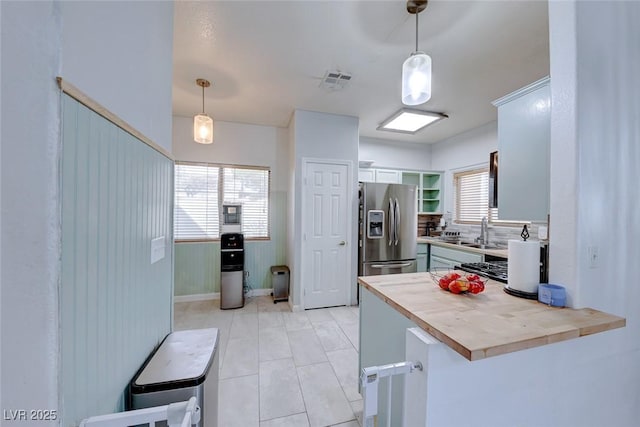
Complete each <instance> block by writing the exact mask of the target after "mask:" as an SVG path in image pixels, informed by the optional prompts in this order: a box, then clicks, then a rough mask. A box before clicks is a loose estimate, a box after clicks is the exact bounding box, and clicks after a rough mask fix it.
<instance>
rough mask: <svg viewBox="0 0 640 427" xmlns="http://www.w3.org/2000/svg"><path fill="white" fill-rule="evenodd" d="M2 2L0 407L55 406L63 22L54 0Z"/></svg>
mask: <svg viewBox="0 0 640 427" xmlns="http://www.w3.org/2000/svg"><path fill="white" fill-rule="evenodd" d="M0 8H1V9H2V25H1V27H2V178H1V182H2V215H1V221H2V278H1V281H2V299H1V304H2V320H1V328H2V331H1V334H0V335H1V337H2V366H1V370H2V385H1V387H2V409H7V410H8V409H57V408H58V382H57V380H58V378H57V372H58V369H57V368H58V300H57V290H58V281H59V278H60V264H59V257H60V246H59V245H60V244H59V240H60V229H59V226H60V225H59V222H60V214H59V212H58V206H59V199H58V195H59V186H58V163H57V162H58V156H59V155H60V138H59V123H58V121H59V118H60V107H59V98H58V93H57V88H56V81H55V77H56V75H57V74H58V73H59V69H60V52H59V47H60V40H59V35H60V31H61V26H62V19H61V13H60V10H59V5H58V4H57V3H53V2H0ZM5 424H6V425H21V426H28V425H38V426H46V425H51V426H54V425H57V423H56V422H55V421H17V422H6V421H3V423H2V425H3V426H4V425H5Z"/></svg>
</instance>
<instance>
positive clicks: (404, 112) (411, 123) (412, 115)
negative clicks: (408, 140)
mask: <svg viewBox="0 0 640 427" xmlns="http://www.w3.org/2000/svg"><path fill="white" fill-rule="evenodd" d="M447 117H449V116H447V115H446V114H442V113H434V112H432V111H422V110H415V109H412V108H402V109H401V110H400V111H397V112H396V113H394V114H393V115H392V116H391V117H389V118H388V119H386V120H385V121H383V122H382V123H380V126H378V127H377V129H378V130H386V131H389V132H399V133H408V134H412V135H413V134H415V133H416V132H418V131H419V130H422V129H424V128H425V127H427V126H429V125H432V124H434V123H435V122H438V121H440V120H442V119H446V118H447Z"/></svg>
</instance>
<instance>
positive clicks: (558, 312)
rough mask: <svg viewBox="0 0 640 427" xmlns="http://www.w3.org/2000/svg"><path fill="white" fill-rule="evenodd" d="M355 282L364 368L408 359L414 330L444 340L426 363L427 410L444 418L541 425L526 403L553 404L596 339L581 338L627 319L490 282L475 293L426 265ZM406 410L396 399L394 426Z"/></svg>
mask: <svg viewBox="0 0 640 427" xmlns="http://www.w3.org/2000/svg"><path fill="white" fill-rule="evenodd" d="M463 274H464V273H463ZM358 282H359V284H360V291H361V292H360V295H361V299H360V328H361V329H360V368H362V367H368V366H374V365H381V364H386V363H393V362H399V361H403V360H405V336H406V335H405V334H406V330H407V329H408V328H416V327H417V328H420V329H421V330H422V331H424V332H426V333H428V334H429V335H430V336H431V337H434V338H435V339H437V340H438V341H440V343H441V344H440V343H439V344H438V345H437V351H436V352H434V354H432V352H431V350H430V353H429V362H428V367H427V368H426V369H427V371H428V373H427V374H426V375H428V376H429V391H428V395H429V399H428V402H427V410H428V411H431V412H430V413H431V415H430V417H431V418H432V419H439V420H441V421H445V420H446V421H447V423H446V424H444V425H494V426H495V425H536V423H535V422H532V421H527V417H526V411H525V412H524V413H523V411H522V408H521V407H520V405H521V404H522V403H523V402H524V403H526V406H527V408H529V407H538V406H539V405H550V404H553V403H554V401H555V400H558V399H559V398H560V397H561V396H556V394H557V393H559V392H558V391H556V389H558V387H559V386H558V384H557V380H558V377H564V378H565V379H566V380H567V381H569V383H570V382H571V379H572V374H571V370H572V359H573V357H572V352H580V351H587V350H586V349H588V345H585V344H583V343H582V341H588V340H589V338H586V339H584V340H574V339H575V338H579V337H584V336H587V335H593V334H596V333H599V332H604V331H608V330H612V329H616V328H622V327H624V326H625V324H626V320H625V319H624V318H622V317H618V316H614V315H610V314H607V313H603V312H601V311H598V310H593V309H590V308H582V309H571V308H554V307H548V306H545V305H543V304H540V303H538V302H537V301H531V300H524V299H519V298H516V297H512V296H510V295H507V294H506V293H504V292H503V290H502V288H503V286H504V285H503V284H502V283H499V282H494V281H491V280H490V281H488V282H487V284H486V289H485V291H484V292H483V293H480V294H477V295H455V294H451V293H449V292H446V291H443V290H441V289H440V288H439V287H438V286H437V284H436V283H435V282H434V280H433V279H432V277H431V275H430V274H429V273H410V274H395V275H384V276H365V277H360V278H358ZM380 343H385V344H384V346H382V345H381V344H380ZM549 344H554V345H549ZM591 344H593V343H591ZM521 350H524V351H521ZM573 354H574V355H575V354H576V353H573ZM548 361H553V363H548ZM513 379H518V381H515V382H514V381H512V380H513ZM402 383H403V381H402V379H399V380H398V381H396V380H394V390H393V394H394V395H395V396H397V395H401V394H402V393H403V385H402ZM532 387H534V388H532ZM382 388H384V390H383V389H382ZM382 388H381V390H380V394H381V395H382V396H385V395H386V386H385V387H382ZM559 389H562V387H560V388H559ZM559 389H558V390H559ZM470 390H475V391H474V395H476V394H477V397H478V399H467V398H465V399H464V404H463V406H464V408H465V411H460V410H459V409H461V407H460V400H459V398H460V396H461V395H462V394H465V393H467V394H468V393H469V392H470ZM408 398H410V397H408ZM519 399H520V400H519ZM522 399H524V400H522ZM381 406H382V405H381ZM505 407H506V408H505ZM467 409H469V411H467ZM383 410H384V409H383ZM401 412H402V407H401V404H400V405H398V404H397V403H394V405H392V420H394V421H395V422H392V425H396V422H397V420H398V419H399V418H398V417H401V416H402V414H401ZM472 413H473V414H474V415H473V416H472V415H471V414H472ZM499 414H502V415H499ZM478 416H479V417H480V418H477V417H478ZM456 420H457V421H456ZM478 420H482V421H481V422H478ZM538 421H540V420H538ZM469 423H471V424H469ZM441 424H442V423H438V422H435V423H434V425H441ZM538 425H539V424H538Z"/></svg>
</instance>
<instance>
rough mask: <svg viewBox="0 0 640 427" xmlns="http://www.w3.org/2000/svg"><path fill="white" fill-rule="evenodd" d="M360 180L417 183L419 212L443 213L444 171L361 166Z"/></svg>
mask: <svg viewBox="0 0 640 427" xmlns="http://www.w3.org/2000/svg"><path fill="white" fill-rule="evenodd" d="M358 180H359V181H361V182H384V183H387V184H411V185H415V186H416V187H417V188H418V191H417V192H416V197H417V199H418V213H427V214H441V213H442V206H443V204H444V199H443V195H442V172H427V171H406V170H396V169H374V168H360V169H359V171H358Z"/></svg>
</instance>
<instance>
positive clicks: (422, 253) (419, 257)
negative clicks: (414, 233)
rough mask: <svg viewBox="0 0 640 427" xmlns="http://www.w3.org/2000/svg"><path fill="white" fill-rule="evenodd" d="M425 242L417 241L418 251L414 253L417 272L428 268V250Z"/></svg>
mask: <svg viewBox="0 0 640 427" xmlns="http://www.w3.org/2000/svg"><path fill="white" fill-rule="evenodd" d="M428 249H429V245H428V244H427V243H418V251H417V254H416V263H417V264H418V273H426V272H427V271H428V270H427V269H428V256H429V255H428V253H429V251H428Z"/></svg>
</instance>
